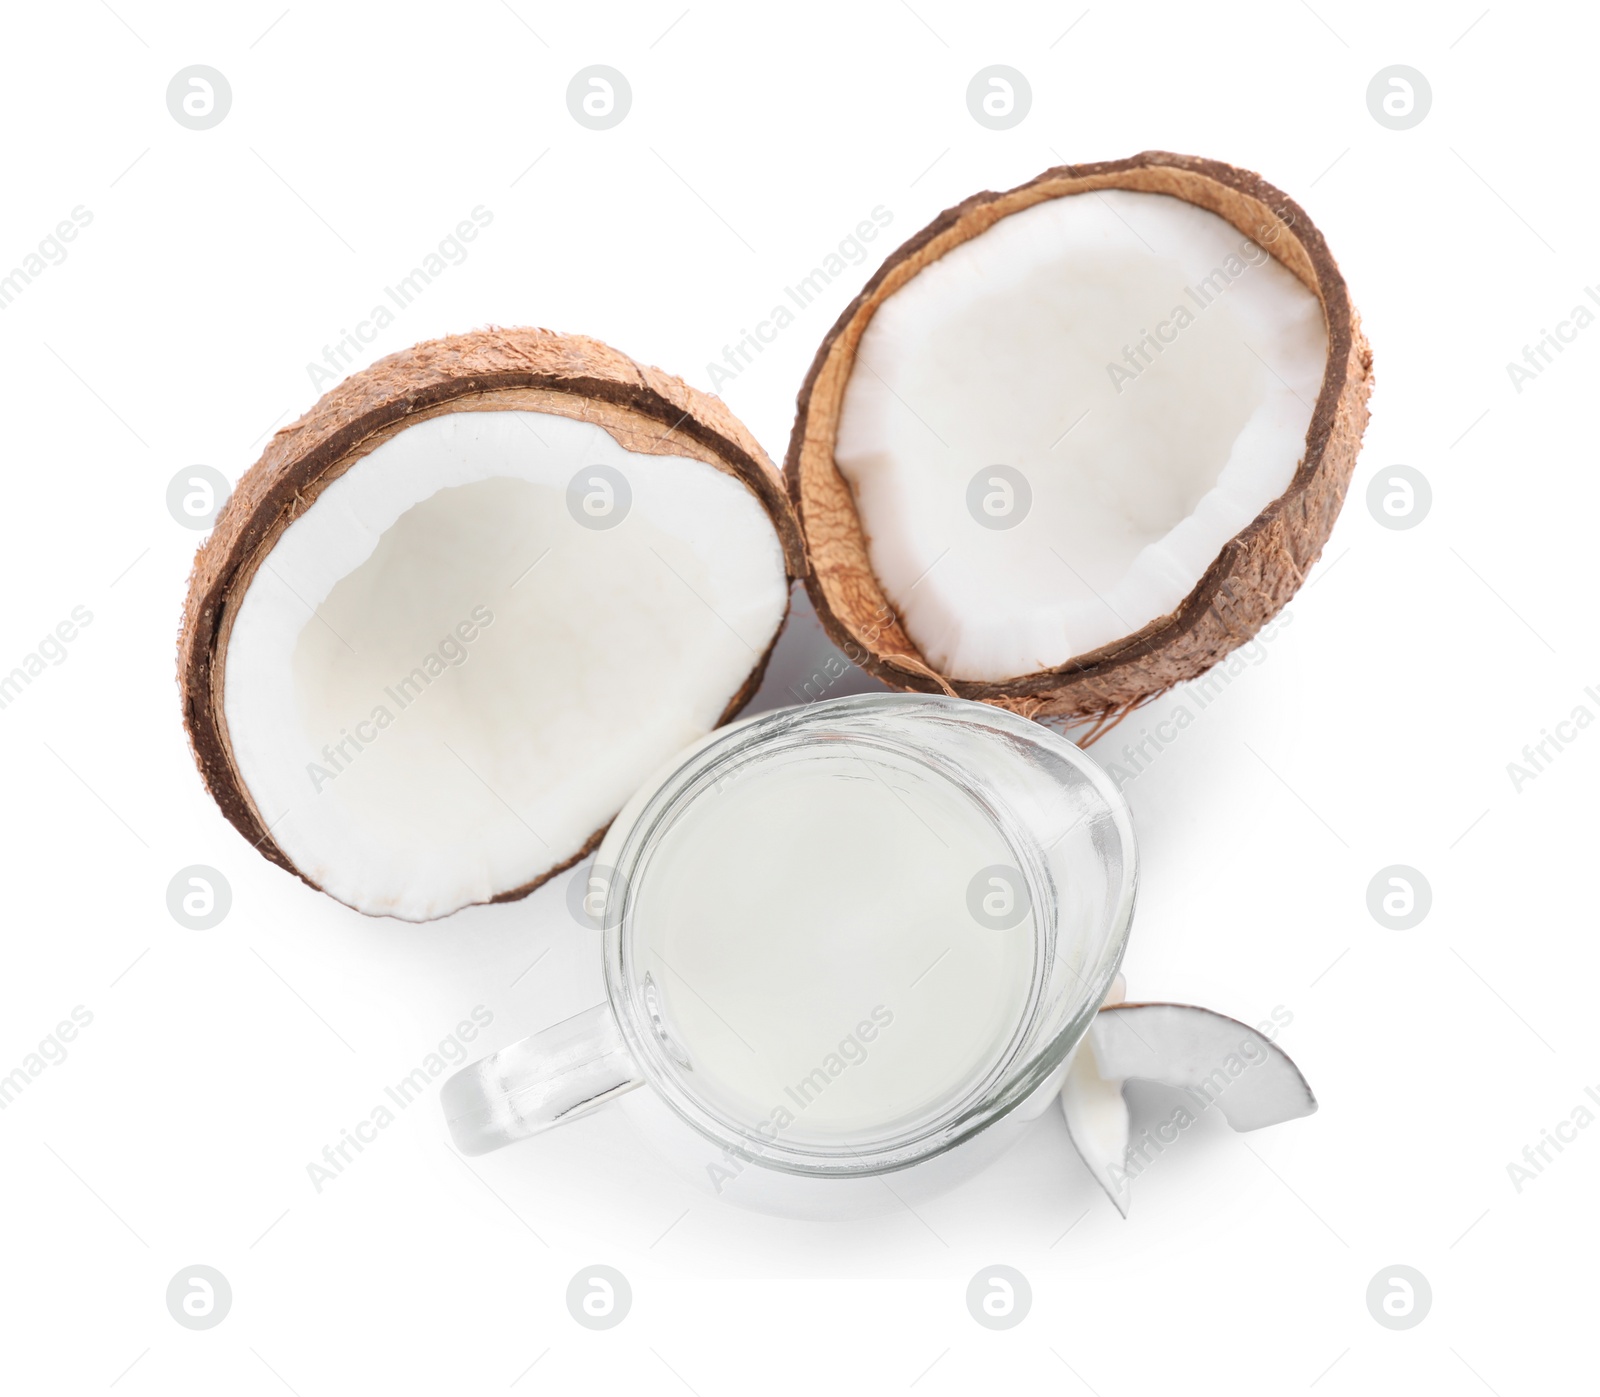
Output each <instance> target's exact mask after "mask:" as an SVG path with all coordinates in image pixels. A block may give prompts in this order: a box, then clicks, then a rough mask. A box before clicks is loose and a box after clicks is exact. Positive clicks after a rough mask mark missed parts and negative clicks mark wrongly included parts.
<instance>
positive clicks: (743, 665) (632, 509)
mask: <svg viewBox="0 0 1600 1397" xmlns="http://www.w3.org/2000/svg"><path fill="white" fill-rule="evenodd" d="M597 464H598V465H605V466H610V467H612V468H614V469H615V470H617V471H620V472H621V474H622V476H623V477H624V478H625V480H626V482H627V485H628V489H629V492H630V493H631V501H630V502H629V505H628V508H627V512H626V514H625V515H624V516H623V517H622V518H621V521H620V522H619V523H617V524H616V525H615V526H614V527H611V528H606V529H591V528H585V527H583V526H582V525H581V524H579V523H578V522H577V520H576V519H575V518H574V517H573V514H572V512H571V511H570V510H569V507H568V487H569V482H571V481H572V480H573V478H574V476H575V475H577V474H579V472H580V470H581V468H583V467H587V466H594V465H597ZM596 488H598V489H599V490H600V491H601V492H602V494H603V492H604V490H605V488H606V487H605V486H603V485H602V486H598V487H596V486H593V485H585V486H583V487H581V488H580V494H585V493H592V492H593V490H594V489H596ZM579 508H580V510H581V508H582V506H581V504H580V505H579ZM787 603H788V585H787V578H786V574H785V569H784V559H783V553H782V548H781V545H780V542H779V539H778V536H777V533H776V530H775V529H774V527H773V525H772V522H771V520H770V519H769V518H768V516H767V514H766V513H765V511H764V510H763V508H762V506H761V504H760V502H759V501H758V500H757V499H756V498H755V497H754V495H753V494H752V493H751V492H750V490H749V489H748V488H747V487H746V486H745V485H744V484H743V483H742V482H741V481H739V480H738V479H736V478H734V477H733V476H731V475H728V474H726V473H725V472H723V471H720V470H718V469H717V468H716V467H714V466H711V465H708V464H706V463H705V462H702V461H697V460H691V459H688V458H684V457H675V456H657V455H643V454H638V453H633V452H630V451H628V450H626V449H625V448H624V447H623V446H622V445H621V444H620V443H619V442H617V441H616V440H615V438H613V437H612V436H611V435H610V434H609V433H607V432H606V431H605V430H604V429H602V428H601V427H599V426H597V425H594V424H591V423H585V422H580V421H576V420H574V419H571V418H567V417H562V416H556V415H552V414H548V413H541V412H520V411H518V412H512V411H490V412H475V411H461V412H450V413H446V414H443V415H441V416H438V417H434V418H431V419H429V420H426V421H423V422H420V423H417V424H415V425H413V426H410V427H407V428H406V429H405V430H403V431H401V432H399V433H397V434H396V435H395V436H393V437H391V438H389V439H388V440H387V441H385V442H383V443H382V444H380V445H379V446H378V447H377V448H376V449H374V450H373V451H372V452H371V453H370V454H369V455H367V456H365V457H364V458H362V459H361V460H359V461H358V462H356V464H355V465H354V466H352V467H351V468H350V469H349V470H348V471H346V472H345V473H344V474H343V475H341V476H340V477H339V478H338V479H336V480H334V481H333V482H332V483H331V484H330V485H329V486H328V487H327V488H326V489H325V490H324V491H323V492H322V494H321V495H319V496H318V498H317V499H316V501H315V502H314V503H313V504H312V505H311V506H310V508H309V509H308V510H307V511H306V512H305V513H304V514H303V515H301V517H300V518H298V519H297V520H295V521H294V523H292V524H291V525H289V527H288V528H287V529H285V530H284V532H283V534H282V535H281V536H280V538H279V539H278V541H277V543H276V544H275V546H274V547H273V549H272V551H271V553H270V554H269V555H268V556H267V558H266V559H265V560H264V562H263V564H262V565H261V566H260V567H259V568H258V569H257V570H256V572H255V575H254V577H253V578H252V579H251V581H250V583H249V587H248V590H247V591H246V592H245V595H244V597H243V599H242V601H241V602H240V604H239V609H238V614H237V617H236V619H235V621H234V625H233V629H232V633H231V636H230V638H229V641H228V646H227V652H226V668H225V690H224V696H223V706H224V715H225V718H226V722H227V728H228V734H229V738H230V742H231V745H232V751H233V756H234V761H235V764H236V766H237V769H238V771H239V774H240V777H241V779H242V780H243V783H244V785H245V787H246V789H247V790H248V792H249V794H250V796H251V798H252V800H253V801H254V803H255V805H256V807H257V809H258V811H259V812H260V815H261V819H262V822H263V824H265V825H267V826H268V827H269V828H270V829H271V833H272V837H273V839H274V841H275V842H276V843H277V845H278V846H279V848H280V849H281V850H282V851H283V852H284V854H285V855H286V856H287V857H288V858H289V859H290V861H291V862H293V863H294V865H295V867H296V868H297V869H298V870H299V871H300V872H302V873H303V874H304V875H305V876H306V877H307V878H309V879H310V880H311V881H312V882H314V883H316V884H317V885H318V886H319V887H321V888H323V889H324V890H325V891H326V892H328V893H330V894H332V895H333V896H334V897H336V898H338V899H339V900H340V901H342V902H345V903H347V904H349V905H350V906H352V907H354V908H356V909H358V910H359V911H362V912H366V913H370V914H374V915H389V916H395V917H400V918H404V919H406V920H419V921H420V920H426V919H430V918H434V917H439V916H444V915H446V914H447V913H449V912H452V911H454V910H456V909H457V908H460V907H463V906H466V905H468V904H470V903H475V902H484V901H488V900H490V899H492V898H493V897H495V896H496V895H498V894H501V893H505V892H508V891H511V890H513V889H517V888H521V887H525V886H526V885H527V884H528V883H529V882H531V881H532V880H533V879H535V878H538V877H540V876H542V875H543V874H544V873H547V872H549V871H550V870H551V869H554V868H558V867H560V866H561V865H563V864H564V863H566V862H567V861H569V860H570V859H572V858H573V857H575V856H576V855H577V854H578V853H579V852H580V851H581V850H582V849H583V848H584V846H585V845H586V844H587V842H588V841H589V840H590V839H591V837H592V836H593V835H594V834H595V833H596V831H598V830H599V829H601V828H602V827H603V826H604V825H605V824H606V823H607V822H608V821H609V820H610V819H611V817H612V816H613V815H614V814H615V813H616V811H617V810H618V809H619V808H620V807H621V805H622V804H623V803H624V801H625V800H626V799H627V798H628V796H629V795H631V794H632V792H633V791H634V790H635V788H637V787H638V785H639V784H640V783H641V782H642V781H643V780H644V779H645V778H646V777H648V776H649V775H650V773H651V772H652V771H654V770H655V769H656V768H657V767H658V766H659V765H660V764H661V763H662V762H663V761H665V760H667V759H668V758H669V757H670V756H671V755H672V754H673V753H674V752H676V751H678V750H679V749H681V748H682V747H684V746H686V745H687V744H689V743H691V742H693V741H695V740H696V739H698V738H699V737H701V736H703V735H704V734H705V733H707V732H708V731H710V730H711V729H712V728H713V727H714V726H715V725H716V723H717V722H718V721H719V719H720V718H721V717H722V716H723V715H724V711H725V709H726V707H727V705H728V703H729V701H730V699H731V698H732V697H733V696H734V695H735V694H736V693H737V692H739V690H740V689H741V687H742V686H743V685H744V683H745V681H746V680H747V679H748V677H749V676H750V674H751V672H752V671H753V670H754V668H755V667H756V665H757V663H758V662H759V661H760V659H761V657H762V656H763V655H764V654H765V653H766V650H767V648H768V646H769V645H770V643H771V641H772V638H773V636H774V635H775V634H776V632H777V629H778V627H779V626H780V625H781V623H782V620H783V616H784V613H785V609H786V607H787Z"/></svg>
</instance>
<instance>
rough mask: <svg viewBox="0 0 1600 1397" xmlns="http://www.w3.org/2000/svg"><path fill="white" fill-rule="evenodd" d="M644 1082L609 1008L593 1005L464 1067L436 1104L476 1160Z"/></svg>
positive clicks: (458, 1145) (455, 1136)
mask: <svg viewBox="0 0 1600 1397" xmlns="http://www.w3.org/2000/svg"><path fill="white" fill-rule="evenodd" d="M643 1082H644V1078H643V1077H642V1076H641V1075H640V1073H639V1069H638V1067H637V1066H636V1065H635V1064H634V1061H633V1057H632V1055H631V1054H630V1053H629V1052H628V1049H627V1046H626V1045H625V1044H624V1043H623V1041H622V1034H621V1031H620V1030H619V1029H618V1028H617V1021H616V1018H615V1016H614V1015H613V1014H612V1012H611V1006H610V1005H609V1004H597V1005H596V1006H595V1007H594V1008H593V1009H585V1010H584V1011H583V1013H581V1014H574V1015H573V1016H572V1017H571V1018H570V1019H565V1020H563V1021H562V1022H561V1023H558V1024H556V1025H554V1026H553V1027H551V1028H547V1029H545V1030H544V1031H543V1032H542V1033H535V1034H534V1035H533V1036H532V1037H529V1038H524V1039H522V1040H521V1041H520V1042H517V1043H513V1044H511V1046H510V1047H508V1048H502V1049H501V1050H500V1051H499V1052H497V1053H491V1054H490V1055H489V1056H488V1057H486V1058H482V1059H481V1060H479V1061H478V1062H475V1063H473V1064H472V1065H471V1066H470V1067H463V1068H462V1069H461V1071H459V1072H457V1073H456V1074H455V1075H454V1076H453V1077H451V1078H450V1079H449V1081H447V1082H446V1083H445V1084H444V1088H443V1090H442V1091H441V1092H440V1095H439V1103H440V1105H441V1106H443V1107H444V1113H445V1119H446V1121H447V1122H448V1124H449V1126H450V1135H451V1138H452V1139H454V1141H455V1144H456V1148H457V1149H458V1150H460V1151H461V1153H462V1154H466V1155H479V1154H487V1153H488V1152H489V1151H490V1150H497V1149H499V1148H500V1147H501V1146H502V1145H509V1144H511V1143H512V1141H514V1140H525V1139H526V1138H527V1137H528V1136H530V1135H537V1134H539V1133H540V1132H541V1131H544V1130H549V1129H550V1128H551V1127H552V1126H557V1125H561V1124H562V1123H563V1122H565V1121H569V1120H572V1119H574V1118H575V1117H577V1116H582V1115H587V1114H588V1113H589V1112H590V1111H593V1110H594V1109H595V1108H596V1107H599V1106H603V1105H604V1104H605V1103H606V1102H608V1101H610V1100H612V1099H613V1098H615V1097H618V1096H621V1095H622V1094H623V1093H624V1092H629V1091H632V1090H633V1089H634V1088H635V1087H637V1086H640V1085H642V1084H643Z"/></svg>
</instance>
